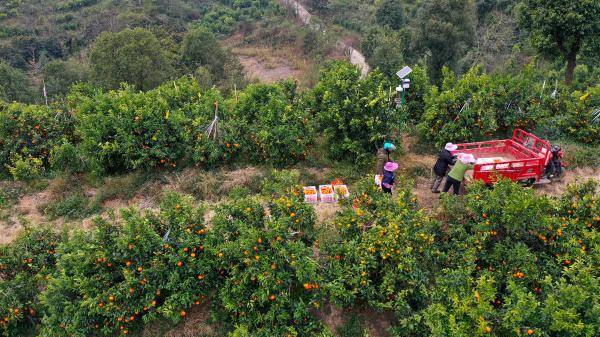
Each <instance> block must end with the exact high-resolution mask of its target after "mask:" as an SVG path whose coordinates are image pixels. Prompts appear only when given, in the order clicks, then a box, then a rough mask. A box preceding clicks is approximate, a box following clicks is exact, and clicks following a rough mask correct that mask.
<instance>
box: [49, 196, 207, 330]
mask: <svg viewBox="0 0 600 337" xmlns="http://www.w3.org/2000/svg"><path fill="white" fill-rule="evenodd" d="M122 216H123V226H118V225H116V224H110V223H107V222H104V221H99V222H98V223H97V227H96V229H95V231H94V233H93V235H91V236H90V235H87V234H85V233H83V232H78V233H76V234H75V235H74V236H73V237H72V238H71V240H69V241H68V242H67V243H65V244H64V245H63V246H61V248H60V258H59V261H58V265H57V269H58V270H57V273H56V274H55V276H54V277H53V278H52V279H51V280H50V281H49V285H48V288H47V290H46V291H45V292H44V294H43V296H42V302H43V303H44V306H45V308H46V316H45V317H44V321H43V323H44V324H43V328H42V331H41V335H42V336H67V335H77V336H86V335H90V334H93V333H95V331H97V330H100V331H101V332H102V333H103V334H110V333H115V332H121V333H127V332H128V331H130V329H134V328H135V327H136V326H140V325H141V324H142V322H148V321H150V320H152V319H155V318H156V317H159V316H163V317H166V318H168V319H170V320H172V321H174V322H178V321H179V320H181V319H182V318H184V317H185V316H186V310H187V309H188V308H189V307H191V306H193V305H195V304H199V303H200V302H201V301H203V300H204V299H205V297H206V296H207V295H208V291H209V289H210V286H209V284H211V282H213V280H214V279H213V275H214V273H212V272H211V267H210V266H211V263H210V260H207V258H208V256H207V255H206V254H205V253H204V245H203V240H204V234H205V228H204V225H203V222H202V221H203V213H202V211H201V210H198V209H194V208H193V206H192V205H191V200H189V199H188V198H183V197H180V196H178V195H173V194H169V195H166V196H165V198H164V199H163V202H162V203H161V212H160V214H159V215H157V216H154V215H150V214H147V215H142V214H140V212H139V211H137V210H134V209H130V210H127V211H123V213H122ZM90 277H91V278H90ZM56 303H64V305H60V306H57V305H56Z"/></svg>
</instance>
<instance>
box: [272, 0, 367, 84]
mask: <svg viewBox="0 0 600 337" xmlns="http://www.w3.org/2000/svg"><path fill="white" fill-rule="evenodd" d="M279 2H280V3H281V4H282V5H283V6H285V7H287V8H290V9H291V10H292V11H293V12H294V14H295V15H296V16H297V17H298V19H299V20H300V22H301V23H302V24H303V25H305V26H311V27H312V28H313V29H319V30H320V29H321V28H320V27H317V26H313V25H311V18H312V15H311V14H310V12H309V11H308V10H307V9H306V8H305V7H304V5H302V4H301V3H300V2H299V1H296V0H279ZM338 47H339V48H340V50H341V51H342V52H343V53H344V54H345V55H346V56H347V57H348V58H349V60H350V63H352V64H353V65H355V66H357V67H358V68H359V69H360V73H361V76H362V77H365V76H367V74H368V73H369V71H371V67H369V65H368V64H367V60H366V58H365V57H364V55H363V54H361V52H359V51H358V50H356V49H355V48H354V47H352V46H351V45H350V44H348V43H347V42H345V41H343V40H340V41H338Z"/></svg>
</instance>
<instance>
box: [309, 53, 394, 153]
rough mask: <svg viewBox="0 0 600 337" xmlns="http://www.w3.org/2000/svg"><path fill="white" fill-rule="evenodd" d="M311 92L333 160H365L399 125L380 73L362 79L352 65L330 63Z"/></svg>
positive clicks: (315, 110)
mask: <svg viewBox="0 0 600 337" xmlns="http://www.w3.org/2000/svg"><path fill="white" fill-rule="evenodd" d="M312 95H313V97H312V99H313V101H312V102H311V103H312V104H313V107H312V109H313V110H314V113H315V115H316V118H317V121H318V123H319V127H320V129H322V130H323V131H324V135H325V137H326V138H327V142H328V147H329V155H330V156H331V157H332V158H334V159H342V158H348V157H350V158H354V159H355V160H356V161H357V162H361V161H364V160H366V159H367V157H370V156H371V155H372V153H373V152H374V151H375V150H376V149H377V148H378V146H381V144H383V141H384V140H386V139H389V138H390V137H391V136H392V135H394V134H395V132H394V131H397V130H394V128H398V127H401V125H399V124H400V123H401V122H402V121H401V119H400V118H399V114H398V112H397V111H396V110H395V109H394V105H393V104H394V103H393V96H392V93H391V84H390V83H389V82H388V81H387V80H386V79H385V77H384V76H383V75H381V73H379V72H372V73H371V74H369V75H368V77H367V78H365V79H361V78H360V74H359V71H358V69H357V68H356V67H354V66H352V65H351V64H349V63H346V62H334V63H331V64H330V65H329V66H328V67H327V68H326V69H325V70H323V72H322V73H321V77H320V80H319V82H318V83H317V85H316V86H315V88H314V90H313V93H312Z"/></svg>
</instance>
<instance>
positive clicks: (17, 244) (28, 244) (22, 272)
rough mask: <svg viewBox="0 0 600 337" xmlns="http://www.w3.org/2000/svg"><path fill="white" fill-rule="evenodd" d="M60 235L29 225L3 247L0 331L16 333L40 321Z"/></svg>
mask: <svg viewBox="0 0 600 337" xmlns="http://www.w3.org/2000/svg"><path fill="white" fill-rule="evenodd" d="M60 241H61V236H60V235H58V234H56V233H54V232H53V231H52V230H51V229H50V228H46V227H43V228H35V229H33V228H26V229H25V230H23V232H21V233H20V235H19V236H18V237H17V238H16V239H15V240H14V241H13V242H12V243H11V244H10V245H7V246H0V333H1V334H2V335H3V336H14V335H17V334H18V333H20V332H23V331H26V330H27V328H28V327H30V326H31V325H32V323H37V322H39V318H40V317H41V316H40V312H41V306H40V303H39V301H38V298H37V296H38V294H39V292H40V289H43V288H44V287H45V285H46V278H47V277H48V276H49V275H50V274H51V273H52V272H53V271H54V265H55V263H56V257H55V254H56V250H55V249H56V247H57V245H59V243H60Z"/></svg>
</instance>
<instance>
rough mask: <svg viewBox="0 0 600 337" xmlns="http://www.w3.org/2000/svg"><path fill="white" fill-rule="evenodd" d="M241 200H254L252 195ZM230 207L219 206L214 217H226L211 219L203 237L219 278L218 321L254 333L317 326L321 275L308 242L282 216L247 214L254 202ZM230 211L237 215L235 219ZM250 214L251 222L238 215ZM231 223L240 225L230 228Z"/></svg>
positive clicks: (297, 332) (290, 332)
mask: <svg viewBox="0 0 600 337" xmlns="http://www.w3.org/2000/svg"><path fill="white" fill-rule="evenodd" d="M244 202H245V203H247V204H248V205H251V204H252V201H251V200H250V199H246V201H244ZM236 203H237V202H236ZM231 210H232V208H231V207H225V208H221V209H219V210H217V212H216V215H215V219H228V220H229V221H219V220H217V221H213V226H214V227H213V229H212V230H211V231H210V232H209V236H208V238H207V247H209V248H208V249H209V250H210V252H211V254H212V256H213V257H214V259H215V261H216V262H215V263H216V268H217V270H218V275H220V277H221V278H222V284H221V285H220V287H219V288H218V294H217V296H216V298H215V300H216V301H217V304H218V308H219V309H218V312H219V314H220V316H221V317H223V318H224V319H223V320H222V322H227V323H228V324H231V323H235V324H236V325H237V326H238V329H236V331H237V333H241V334H242V335H244V334H243V333H242V332H241V331H240V329H241V328H242V327H243V326H245V327H246V328H247V329H248V330H250V331H252V336H265V337H266V336H273V335H278V336H280V335H293V336H295V335H310V333H312V332H315V331H317V330H318V329H319V328H320V325H319V324H318V323H317V322H316V320H315V319H314V317H313V315H312V314H311V308H318V307H319V306H320V295H319V294H320V285H321V279H320V273H319V269H320V268H319V266H318V264H317V263H316V261H315V260H313V259H312V258H311V257H312V250H311V249H310V247H308V246H307V245H306V244H304V243H303V242H302V241H300V240H297V237H296V236H295V235H294V233H293V230H292V228H290V227H288V226H287V224H288V223H287V222H286V220H285V219H283V218H282V217H280V216H278V215H274V219H273V220H272V221H266V218H263V217H262V216H261V215H258V214H256V215H254V216H251V214H252V213H253V212H256V211H258V205H255V206H254V207H247V208H246V209H245V210H243V211H242V214H240V211H241V210H240V209H239V206H236V207H235V212H231ZM232 213H237V214H239V216H236V217H235V218H234V217H232V215H235V214H232ZM275 213H277V212H275ZM260 214H262V213H260ZM249 216H251V218H250V219H252V221H251V223H249V222H243V221H240V220H239V219H241V218H247V217H249ZM284 217H285V218H287V214H286V215H285V216H284ZM261 218H262V219H263V220H262V221H261V220H258V219H261ZM233 224H238V226H237V227H233V228H232V227H231V226H232V225H233ZM249 225H251V226H249ZM240 324H241V325H242V326H240Z"/></svg>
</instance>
